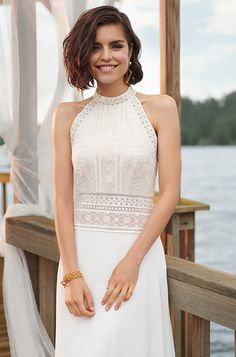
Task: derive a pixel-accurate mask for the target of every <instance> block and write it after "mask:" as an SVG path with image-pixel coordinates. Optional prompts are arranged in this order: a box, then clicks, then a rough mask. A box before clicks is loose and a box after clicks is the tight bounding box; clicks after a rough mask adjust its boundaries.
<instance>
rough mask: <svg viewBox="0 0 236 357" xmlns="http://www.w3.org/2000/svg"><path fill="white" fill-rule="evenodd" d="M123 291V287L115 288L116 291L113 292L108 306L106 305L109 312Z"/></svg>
mask: <svg viewBox="0 0 236 357" xmlns="http://www.w3.org/2000/svg"><path fill="white" fill-rule="evenodd" d="M121 290H122V286H121V285H117V286H116V287H115V289H114V290H113V291H112V293H111V295H110V297H109V299H108V300H107V304H106V310H107V311H108V310H109V309H110V307H111V306H112V304H113V302H114V301H115V299H116V297H117V295H119V293H120V291H121Z"/></svg>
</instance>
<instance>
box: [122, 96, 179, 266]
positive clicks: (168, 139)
mask: <svg viewBox="0 0 236 357" xmlns="http://www.w3.org/2000/svg"><path fill="white" fill-rule="evenodd" d="M149 111H150V112H152V113H153V117H154V115H155V118H156V121H155V129H156V131H157V132H158V178H159V195H158V202H157V205H156V206H155V208H154V209H153V211H152V213H151V214H150V216H149V218H148V220H147V222H146V224H145V225H144V227H143V230H142V232H141V233H140V235H139V236H138V238H137V239H136V241H135V242H134V244H133V245H132V247H131V248H130V249H129V251H128V253H127V257H129V258H131V259H132V260H134V261H135V262H137V263H138V264H140V263H141V262H142V260H143V258H144V256H145V254H146V253H147V251H148V250H149V249H150V247H151V246H152V244H153V243H154V242H155V240H156V239H157V237H158V236H159V235H160V234H161V233H162V232H163V230H164V228H165V226H166V224H167V223H168V221H169V219H170V217H171V215H172V214H173V212H174V210H175V207H176V204H177V203H178V200H179V194H180V177H181V135H180V122H179V116H178V110H177V106H176V103H175V101H174V99H173V98H172V97H170V96H168V95H160V96H155V97H154V98H152V99H151V100H150V103H149Z"/></svg>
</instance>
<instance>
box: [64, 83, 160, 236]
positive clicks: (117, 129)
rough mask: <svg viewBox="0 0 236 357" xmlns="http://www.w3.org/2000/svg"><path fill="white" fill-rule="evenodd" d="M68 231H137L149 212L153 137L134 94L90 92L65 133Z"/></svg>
mask: <svg viewBox="0 0 236 357" xmlns="http://www.w3.org/2000/svg"><path fill="white" fill-rule="evenodd" d="M70 138H71V146H72V164H73V176H74V227H75V228H76V227H77V226H79V227H83V228H85V229H86V228H89V229H99V230H117V231H129V232H130V231H140V230H141V229H142V227H143V225H144V223H145V221H146V219H147V218H148V216H149V214H150V212H151V211H152V209H153V195H154V186H155V178H156V170H157V137H156V133H155V131H154V128H153V127H152V125H151V123H150V121H149V120H148V118H147V116H146V114H145V112H144V110H143V107H142V104H141V103H140V101H139V99H138V98H137V96H136V91H135V90H134V88H133V87H132V86H129V87H128V89H127V91H126V92H125V93H123V94H121V95H119V96H115V97H105V96H102V95H101V94H99V93H98V92H97V91H96V92H95V94H94V96H93V99H92V100H91V101H90V102H89V103H88V104H87V105H86V106H85V107H84V109H83V110H82V111H81V112H80V113H79V114H78V115H77V116H76V118H75V120H74V121H73V123H72V126H71V131H70Z"/></svg>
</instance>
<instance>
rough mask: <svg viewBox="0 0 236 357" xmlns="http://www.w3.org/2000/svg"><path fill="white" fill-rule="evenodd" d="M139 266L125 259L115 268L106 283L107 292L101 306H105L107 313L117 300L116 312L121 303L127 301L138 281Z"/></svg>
mask: <svg viewBox="0 0 236 357" xmlns="http://www.w3.org/2000/svg"><path fill="white" fill-rule="evenodd" d="M139 266H140V265H139V264H137V263H136V262H135V261H134V260H132V259H130V258H128V257H125V258H123V259H122V260H121V261H120V262H119V263H118V264H117V266H116V267H115V269H114V270H113V272H112V275H111V277H110V279H109V281H108V287H107V291H106V293H105V295H104V297H103V299H102V305H104V304H107V306H106V310H107V311H108V310H109V309H110V307H111V306H112V304H113V302H114V301H115V300H116V299H117V301H116V305H115V309H116V310H118V309H119V307H120V305H121V304H122V302H123V301H127V300H129V298H130V297H131V295H132V293H133V291H134V288H135V285H136V282H137V280H138V273H139Z"/></svg>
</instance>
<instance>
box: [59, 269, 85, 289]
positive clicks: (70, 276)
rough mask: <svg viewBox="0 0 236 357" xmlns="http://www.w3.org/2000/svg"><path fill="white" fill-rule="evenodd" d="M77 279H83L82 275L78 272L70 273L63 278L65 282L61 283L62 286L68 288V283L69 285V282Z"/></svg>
mask: <svg viewBox="0 0 236 357" xmlns="http://www.w3.org/2000/svg"><path fill="white" fill-rule="evenodd" d="M76 278H83V275H82V273H81V272H80V271H79V270H77V271H72V272H70V273H67V274H65V275H64V276H63V280H62V281H61V284H62V285H63V286H64V287H66V286H67V283H69V281H71V280H73V279H76Z"/></svg>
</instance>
